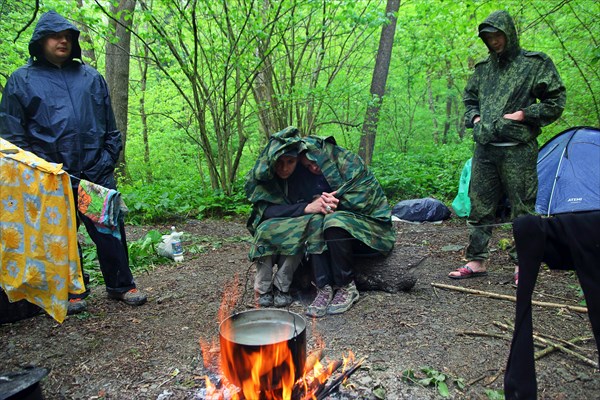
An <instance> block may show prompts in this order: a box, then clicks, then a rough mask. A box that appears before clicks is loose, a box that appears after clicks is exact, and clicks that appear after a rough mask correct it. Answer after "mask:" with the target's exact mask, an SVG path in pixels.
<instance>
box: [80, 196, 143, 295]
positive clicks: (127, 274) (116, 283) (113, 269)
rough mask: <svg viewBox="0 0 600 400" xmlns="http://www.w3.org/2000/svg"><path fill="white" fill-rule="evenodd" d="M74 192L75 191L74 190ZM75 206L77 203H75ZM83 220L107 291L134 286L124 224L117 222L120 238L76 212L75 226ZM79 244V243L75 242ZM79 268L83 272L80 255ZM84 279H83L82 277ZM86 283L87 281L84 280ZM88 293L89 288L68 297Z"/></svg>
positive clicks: (122, 289) (128, 288) (123, 290)
mask: <svg viewBox="0 0 600 400" xmlns="http://www.w3.org/2000/svg"><path fill="white" fill-rule="evenodd" d="M75 193H76V192H75ZM75 207H76V208H77V203H75ZM81 222H83V225H84V226H85V229H86V231H87V233H88V235H90V238H91V239H92V241H93V242H94V244H95V245H96V252H97V254H98V261H99V263H100V270H101V271H102V277H103V278H104V284H105V285H106V291H107V292H113V293H124V292H127V291H128V290H130V289H133V288H135V282H134V281H133V275H132V274H131V270H130V269H129V254H128V252H127V239H126V236H125V225H124V224H123V223H122V222H121V223H120V224H119V232H121V240H119V239H117V238H116V237H114V236H113V235H111V234H108V233H102V232H98V230H97V229H96V226H95V225H94V223H93V222H92V221H91V220H90V219H89V218H87V217H86V216H85V215H82V214H81V213H79V212H77V227H78V228H79V225H80V224H81ZM77 245H78V246H79V243H78V244H77ZM79 255H80V256H81V247H79ZM80 258H81V260H82V262H81V269H82V272H83V258H82V257H80ZM84 281H85V279H84ZM85 283H86V284H87V282H85ZM88 294H89V289H88V288H87V287H86V291H85V293H83V294H79V295H69V298H85V297H87V296H88Z"/></svg>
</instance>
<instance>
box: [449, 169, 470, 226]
mask: <svg viewBox="0 0 600 400" xmlns="http://www.w3.org/2000/svg"><path fill="white" fill-rule="evenodd" d="M471 160H472V158H469V159H468V160H467V162H465V165H464V167H463V169H462V172H461V174H460V180H459V182H458V193H457V194H456V197H455V198H454V200H453V201H452V209H453V210H454V213H455V214H456V215H457V216H459V217H468V216H469V213H470V212H471V199H470V198H469V184H470V183H471Z"/></svg>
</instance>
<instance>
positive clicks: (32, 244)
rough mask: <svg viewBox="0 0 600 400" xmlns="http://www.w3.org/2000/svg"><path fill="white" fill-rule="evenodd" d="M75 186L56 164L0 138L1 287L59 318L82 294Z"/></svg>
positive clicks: (9, 296)
mask: <svg viewBox="0 0 600 400" xmlns="http://www.w3.org/2000/svg"><path fill="white" fill-rule="evenodd" d="M76 223H77V222H76V216H75V204H74V199H73V189H72V188H71V181H70V179H69V175H68V174H67V173H66V172H65V171H63V170H62V164H53V163H49V162H47V161H44V160H43V159H41V158H39V157H37V156H36V155H34V154H33V153H30V152H27V151H24V150H22V149H20V148H19V147H17V146H15V145H13V144H12V143H10V142H8V141H6V140H4V139H2V138H0V285H1V286H2V289H3V290H4V292H5V293H6V295H7V297H8V299H9V300H10V301H11V302H15V301H18V300H23V299H25V300H27V301H29V302H30V303H33V304H36V305H38V306H40V307H41V308H43V309H44V310H45V311H46V312H47V313H48V314H50V315H51V316H52V317H53V318H54V319H55V320H56V321H58V322H63V321H64V319H65V317H66V315H67V307H68V304H69V299H68V295H69V293H74V294H78V293H83V292H84V285H83V278H82V276H81V269H80V268H79V262H80V261H79V253H78V250H77V225H76Z"/></svg>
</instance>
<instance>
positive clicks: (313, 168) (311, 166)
mask: <svg viewBox="0 0 600 400" xmlns="http://www.w3.org/2000/svg"><path fill="white" fill-rule="evenodd" d="M300 164H302V165H303V166H304V168H306V169H307V170H309V171H310V172H312V173H313V174H315V175H321V174H322V172H321V168H319V166H318V165H317V163H316V162H314V161H311V160H309V159H308V158H307V157H306V154H301V155H300Z"/></svg>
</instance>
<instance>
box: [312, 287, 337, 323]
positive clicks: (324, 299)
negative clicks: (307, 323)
mask: <svg viewBox="0 0 600 400" xmlns="http://www.w3.org/2000/svg"><path fill="white" fill-rule="evenodd" d="M332 298H333V289H332V288H331V286H329V285H325V286H323V287H322V288H317V296H316V297H315V299H314V300H313V302H312V303H311V304H310V306H308V308H307V309H306V315H308V316H309V317H316V318H319V317H323V316H325V314H327V306H328V305H329V302H331V299H332Z"/></svg>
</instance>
